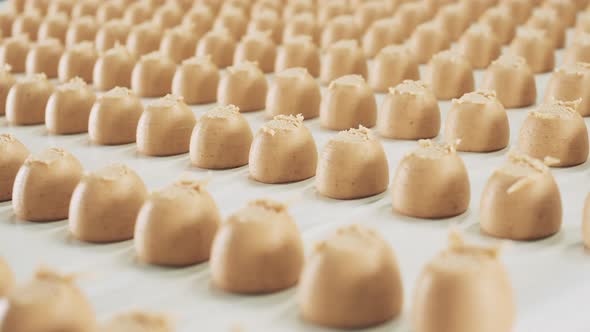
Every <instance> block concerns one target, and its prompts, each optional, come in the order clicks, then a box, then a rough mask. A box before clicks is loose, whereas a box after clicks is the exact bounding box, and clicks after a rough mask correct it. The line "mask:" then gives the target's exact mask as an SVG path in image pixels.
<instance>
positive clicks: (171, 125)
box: [137, 95, 197, 156]
mask: <svg viewBox="0 0 590 332" xmlns="http://www.w3.org/2000/svg"><path fill="white" fill-rule="evenodd" d="M196 123H197V120H196V119H195V116H194V114H193V112H192V111H191V109H190V108H189V107H188V106H187V105H186V104H185V103H184V101H183V100H182V97H178V96H174V95H167V96H165V97H163V98H160V99H157V100H156V101H153V102H151V103H150V104H148V105H147V107H146V108H145V111H144V112H143V114H142V115H141V118H140V119H139V123H138V125H137V150H138V151H139V152H140V153H142V154H145V155H148V156H171V155H177V154H181V153H187V152H188V151H189V144H190V137H191V132H192V130H193V127H194V126H195V124H196Z"/></svg>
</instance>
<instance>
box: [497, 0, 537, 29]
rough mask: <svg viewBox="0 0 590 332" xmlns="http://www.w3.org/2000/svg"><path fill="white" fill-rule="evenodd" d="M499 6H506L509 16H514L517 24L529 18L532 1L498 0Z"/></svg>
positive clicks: (531, 10) (532, 5)
mask: <svg viewBox="0 0 590 332" xmlns="http://www.w3.org/2000/svg"><path fill="white" fill-rule="evenodd" d="M500 6H502V7H506V8H508V10H509V11H510V16H511V17H514V19H515V20H516V23H517V25H518V24H523V23H525V22H526V20H528V19H529V17H530V16H531V13H532V12H533V7H534V3H533V1H531V0H500Z"/></svg>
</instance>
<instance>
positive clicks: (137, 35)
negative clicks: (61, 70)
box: [126, 22, 164, 57]
mask: <svg viewBox="0 0 590 332" xmlns="http://www.w3.org/2000/svg"><path fill="white" fill-rule="evenodd" d="M163 35H164V34H163V31H162V28H161V27H160V26H159V25H157V24H155V23H153V22H145V23H142V24H138V25H136V26H134V27H133V28H131V31H130V32H129V35H128V36H127V43H126V46H127V49H128V50H129V52H130V53H131V54H133V55H135V56H136V57H139V56H142V55H144V54H148V53H151V52H154V51H157V50H158V49H159V48H160V42H161V41H162V36H163Z"/></svg>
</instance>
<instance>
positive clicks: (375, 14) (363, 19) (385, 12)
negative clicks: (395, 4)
mask: <svg viewBox="0 0 590 332" xmlns="http://www.w3.org/2000/svg"><path fill="white" fill-rule="evenodd" d="M390 15H391V11H390V6H389V4H388V3H387V1H367V2H362V3H360V4H359V5H358V6H357V7H356V8H355V10H354V19H355V21H356V23H357V25H358V27H359V28H360V30H361V31H366V30H367V29H368V28H369V27H370V26H371V24H373V22H375V21H377V20H379V19H382V18H385V17H388V16H390Z"/></svg>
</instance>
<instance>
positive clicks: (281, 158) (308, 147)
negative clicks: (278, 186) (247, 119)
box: [248, 115, 318, 183]
mask: <svg viewBox="0 0 590 332" xmlns="http://www.w3.org/2000/svg"><path fill="white" fill-rule="evenodd" d="M317 158H318V153H317V148H316V145H315V141H314V139H313V136H312V135H311V132H310V131H309V129H307V127H305V126H304V125H303V116H301V115H298V116H293V115H277V116H275V117H274V119H273V120H271V121H269V122H267V123H266V124H265V125H264V126H262V128H261V129H260V130H259V131H258V132H257V133H256V135H255V136H254V140H253V141H252V147H251V148H250V158H249V162H248V163H249V164H250V165H249V171H250V177H251V178H252V179H254V180H256V181H260V182H263V183H289V182H297V181H302V180H305V179H308V178H310V177H312V176H314V175H315V172H316V165H317Z"/></svg>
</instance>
